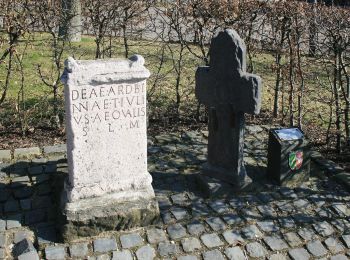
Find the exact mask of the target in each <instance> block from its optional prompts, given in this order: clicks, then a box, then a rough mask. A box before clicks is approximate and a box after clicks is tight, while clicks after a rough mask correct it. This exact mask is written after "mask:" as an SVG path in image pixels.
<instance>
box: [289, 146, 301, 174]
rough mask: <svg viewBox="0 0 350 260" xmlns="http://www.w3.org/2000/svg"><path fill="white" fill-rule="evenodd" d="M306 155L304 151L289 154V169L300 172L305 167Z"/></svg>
mask: <svg viewBox="0 0 350 260" xmlns="http://www.w3.org/2000/svg"><path fill="white" fill-rule="evenodd" d="M303 159H304V153H303V151H293V152H290V153H289V159H288V161H289V167H290V168H291V170H293V171H295V170H299V169H300V168H301V166H303Z"/></svg>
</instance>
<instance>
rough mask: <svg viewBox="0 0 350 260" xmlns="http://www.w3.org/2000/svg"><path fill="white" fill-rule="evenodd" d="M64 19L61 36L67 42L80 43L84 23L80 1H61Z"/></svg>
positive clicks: (60, 29)
mask: <svg viewBox="0 0 350 260" xmlns="http://www.w3.org/2000/svg"><path fill="white" fill-rule="evenodd" d="M61 3H62V11H61V12H62V18H61V24H60V28H59V35H60V36H61V37H63V38H64V39H65V40H66V41H70V42H80V41H81V31H82V21H81V2H80V0H61Z"/></svg>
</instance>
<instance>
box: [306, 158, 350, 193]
mask: <svg viewBox="0 0 350 260" xmlns="http://www.w3.org/2000/svg"><path fill="white" fill-rule="evenodd" d="M310 156H311V160H312V161H313V162H314V163H315V164H316V166H317V167H318V168H319V169H320V171H322V172H323V173H325V174H326V175H327V176H328V177H330V178H332V179H333V180H334V181H335V182H337V183H338V184H340V185H342V186H344V187H345V188H346V189H347V190H348V191H350V173H348V172H345V171H344V169H343V168H342V167H341V166H339V165H338V164H336V163H335V162H333V161H332V160H329V159H326V158H325V157H324V156H323V155H322V154H321V153H320V152H318V151H311V153H310ZM320 177H322V176H320Z"/></svg>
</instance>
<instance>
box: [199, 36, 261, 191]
mask: <svg viewBox="0 0 350 260" xmlns="http://www.w3.org/2000/svg"><path fill="white" fill-rule="evenodd" d="M209 55H210V62H209V65H210V66H204V67H199V68H198V69H197V72H196V97H197V98H198V100H199V101H200V102H201V103H203V104H205V105H206V106H207V107H208V111H209V140H208V162H207V163H206V164H205V166H204V169H203V171H204V174H205V175H208V176H210V177H214V178H216V179H219V180H223V181H225V182H229V183H231V184H233V185H234V186H235V188H236V189H238V190H239V189H242V188H244V187H245V186H246V185H247V184H249V183H250V182H251V180H250V178H249V177H248V176H247V174H246V170H245V167H244V162H243V148H244V126H245V120H244V113H249V114H258V113H259V112H260V106H261V89H262V81H261V78H260V77H259V76H256V75H253V74H249V73H247V72H246V47H245V44H244V42H243V40H242V39H241V38H240V37H239V35H238V34H237V33H236V31H234V30H225V31H222V32H220V33H219V34H218V35H217V36H215V37H214V38H213V39H212V42H211V45H210V50H209Z"/></svg>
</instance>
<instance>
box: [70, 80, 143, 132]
mask: <svg viewBox="0 0 350 260" xmlns="http://www.w3.org/2000/svg"><path fill="white" fill-rule="evenodd" d="M145 91H146V83H145V82H141V83H136V84H120V85H108V86H107V85H106V86H98V87H89V86H87V87H83V88H81V89H79V90H77V89H74V90H71V106H72V107H71V108H72V113H73V115H72V116H73V123H74V124H77V125H79V126H80V127H81V128H82V131H83V136H87V135H88V133H89V131H90V130H91V129H92V128H93V127H96V126H101V124H104V125H105V126H106V127H107V129H108V132H111V133H113V132H115V131H120V130H122V129H135V128H139V127H140V124H141V122H140V118H142V117H145V116H146V95H145Z"/></svg>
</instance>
